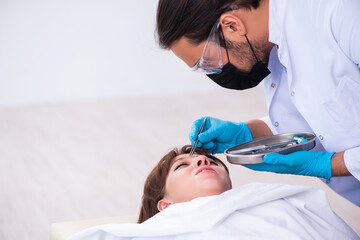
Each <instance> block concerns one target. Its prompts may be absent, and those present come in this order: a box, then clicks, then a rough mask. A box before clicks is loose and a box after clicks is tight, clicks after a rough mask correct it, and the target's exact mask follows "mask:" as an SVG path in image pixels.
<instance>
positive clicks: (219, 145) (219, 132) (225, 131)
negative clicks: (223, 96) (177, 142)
mask: <svg viewBox="0 0 360 240" xmlns="http://www.w3.org/2000/svg"><path fill="white" fill-rule="evenodd" d="M203 120H204V117H202V118H200V119H198V120H196V121H195V122H194V123H193V125H192V126H191V130H190V133H189V138H190V141H191V144H194V142H195V140H196V136H197V134H198V132H199V129H200V126H201V124H202V122H203ZM251 140H252V135H251V132H250V130H249V128H248V126H247V125H246V124H245V123H243V122H239V123H234V122H228V121H223V120H220V119H217V118H212V117H207V119H206V123H205V125H204V129H203V132H202V133H201V134H200V135H199V143H198V145H197V147H202V148H205V149H208V150H210V151H211V152H212V153H223V152H224V151H225V150H226V149H227V148H229V147H232V146H234V145H237V144H240V143H243V142H247V141H251Z"/></svg>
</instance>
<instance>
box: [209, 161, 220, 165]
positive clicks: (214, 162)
mask: <svg viewBox="0 0 360 240" xmlns="http://www.w3.org/2000/svg"><path fill="white" fill-rule="evenodd" d="M210 164H214V165H215V166H219V163H217V162H216V161H210Z"/></svg>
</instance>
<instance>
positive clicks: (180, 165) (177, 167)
mask: <svg viewBox="0 0 360 240" xmlns="http://www.w3.org/2000/svg"><path fill="white" fill-rule="evenodd" d="M186 165H188V164H187V163H180V164H179V165H177V166H176V167H175V169H174V171H176V170H177V169H179V168H180V167H182V166H186Z"/></svg>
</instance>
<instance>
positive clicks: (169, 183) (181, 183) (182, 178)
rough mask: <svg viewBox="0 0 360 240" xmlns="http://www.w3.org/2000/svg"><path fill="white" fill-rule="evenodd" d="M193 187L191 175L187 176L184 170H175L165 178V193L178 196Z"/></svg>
mask: <svg viewBox="0 0 360 240" xmlns="http://www.w3.org/2000/svg"><path fill="white" fill-rule="evenodd" d="M192 187H193V181H192V178H191V177H188V174H187V173H186V171H182V172H177V173H174V174H172V175H171V176H169V177H168V179H167V180H166V188H165V191H166V194H167V195H168V196H170V197H171V196H173V197H176V198H178V196H181V195H182V194H184V193H185V192H187V191H189V189H191V188H192Z"/></svg>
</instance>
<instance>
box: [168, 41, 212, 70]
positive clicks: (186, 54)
mask: <svg viewBox="0 0 360 240" xmlns="http://www.w3.org/2000/svg"><path fill="white" fill-rule="evenodd" d="M205 43H206V42H205V41H204V42H202V43H200V44H198V45H194V44H192V43H190V41H189V40H188V39H187V38H186V37H181V38H180V39H179V40H177V41H176V42H174V43H173V45H172V46H171V51H173V53H174V54H175V55H176V56H177V57H178V58H180V59H181V60H183V61H184V62H185V63H186V64H187V65H188V66H189V67H193V66H194V65H195V64H196V63H197V61H199V59H200V57H201V54H202V51H203V49H204V46H205Z"/></svg>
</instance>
